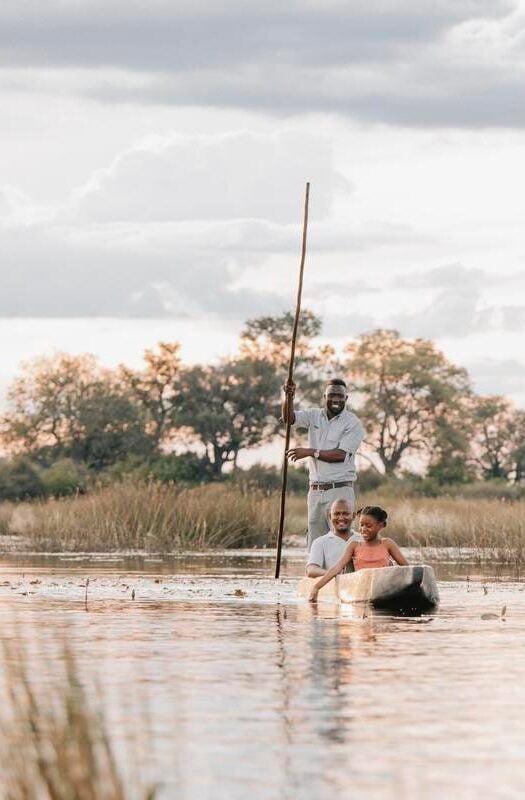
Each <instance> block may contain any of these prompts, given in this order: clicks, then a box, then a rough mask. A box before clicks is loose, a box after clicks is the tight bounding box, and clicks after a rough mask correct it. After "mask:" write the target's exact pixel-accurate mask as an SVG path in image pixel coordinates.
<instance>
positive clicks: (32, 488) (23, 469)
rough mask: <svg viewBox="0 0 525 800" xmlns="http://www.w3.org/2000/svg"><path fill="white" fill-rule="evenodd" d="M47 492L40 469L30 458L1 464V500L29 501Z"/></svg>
mask: <svg viewBox="0 0 525 800" xmlns="http://www.w3.org/2000/svg"><path fill="white" fill-rule="evenodd" d="M45 491H46V490H45V486H44V483H43V481H42V478H41V473H40V470H39V468H38V467H37V466H36V465H35V464H33V463H32V462H31V461H30V460H29V459H28V458H25V457H20V458H16V459H13V460H12V461H8V460H7V459H6V460H4V461H1V462H0V499H2V500H29V499H31V498H33V497H41V496H42V495H44V494H45Z"/></svg>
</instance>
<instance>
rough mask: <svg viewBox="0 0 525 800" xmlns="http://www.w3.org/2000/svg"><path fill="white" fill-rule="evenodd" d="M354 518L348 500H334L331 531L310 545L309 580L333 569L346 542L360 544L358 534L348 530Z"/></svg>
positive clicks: (344, 548)
mask: <svg viewBox="0 0 525 800" xmlns="http://www.w3.org/2000/svg"><path fill="white" fill-rule="evenodd" d="M353 518H354V514H353V512H352V506H351V505H350V503H349V502H348V500H335V501H334V502H333V503H332V506H331V508H330V523H331V526H332V530H330V531H329V532H328V533H325V535H324V536H319V537H318V538H317V539H315V541H314V542H313V544H312V547H311V550H310V554H309V556H308V564H307V565H306V574H307V576H308V577H309V578H320V577H321V575H324V574H325V572H327V570H329V569H330V568H331V567H333V566H334V565H335V564H337V562H338V561H339V559H340V558H341V556H342V555H343V553H344V551H345V550H346V548H347V546H348V542H361V541H362V538H361V536H360V534H359V533H355V532H354V531H352V529H351V528H350V524H351V522H352V520H353Z"/></svg>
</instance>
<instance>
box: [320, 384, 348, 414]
mask: <svg viewBox="0 0 525 800" xmlns="http://www.w3.org/2000/svg"><path fill="white" fill-rule="evenodd" d="M347 399H348V391H347V389H346V383H345V382H344V381H343V380H341V378H332V380H330V381H328V383H327V384H326V388H325V390H324V400H325V405H326V410H327V411H328V414H329V415H330V416H332V417H335V416H336V415H337V414H340V413H341V411H343V409H344V408H345V406H346V401H347Z"/></svg>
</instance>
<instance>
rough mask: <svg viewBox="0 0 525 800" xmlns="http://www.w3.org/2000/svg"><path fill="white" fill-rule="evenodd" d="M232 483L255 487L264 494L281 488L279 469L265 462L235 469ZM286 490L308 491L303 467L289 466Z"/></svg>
mask: <svg viewBox="0 0 525 800" xmlns="http://www.w3.org/2000/svg"><path fill="white" fill-rule="evenodd" d="M232 480H233V482H234V483H237V484H240V485H242V486H246V487H247V488H248V489H257V490H260V491H262V492H264V493H265V494H268V495H269V494H272V493H276V492H279V491H280V490H281V482H282V476H281V470H280V469H277V467H272V466H268V465H267V464H252V466H251V467H249V468H248V469H236V470H235V472H234V473H233V475H232ZM286 485H287V490H288V492H290V493H292V494H294V493H297V494H302V495H304V494H306V492H308V472H307V470H306V469H305V468H304V467H300V468H289V469H288V475H287V484H286Z"/></svg>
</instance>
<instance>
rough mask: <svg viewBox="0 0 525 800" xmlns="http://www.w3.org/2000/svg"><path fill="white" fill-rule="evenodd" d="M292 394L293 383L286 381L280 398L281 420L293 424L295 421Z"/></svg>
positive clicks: (293, 394)
mask: <svg viewBox="0 0 525 800" xmlns="http://www.w3.org/2000/svg"><path fill="white" fill-rule="evenodd" d="M294 396H295V383H294V382H293V381H286V383H285V384H284V386H283V394H282V398H281V420H282V421H283V422H285V423H290V425H293V424H294V422H295V412H294V409H293V399H294Z"/></svg>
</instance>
